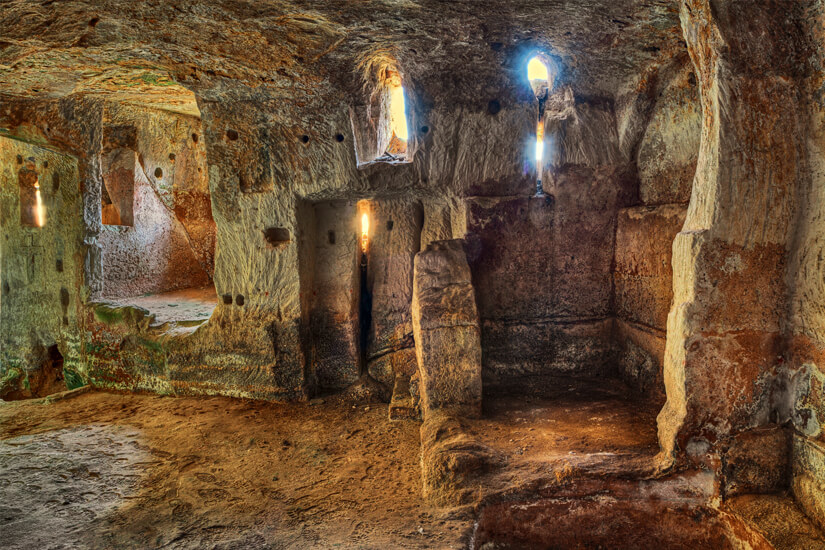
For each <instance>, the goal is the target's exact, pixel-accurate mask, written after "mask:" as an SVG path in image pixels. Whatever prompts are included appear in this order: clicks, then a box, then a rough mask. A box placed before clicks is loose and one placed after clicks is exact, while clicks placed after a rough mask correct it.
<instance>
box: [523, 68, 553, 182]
mask: <svg viewBox="0 0 825 550" xmlns="http://www.w3.org/2000/svg"><path fill="white" fill-rule="evenodd" d="M527 80H528V81H529V82H530V87H531V88H532V89H533V93H534V94H535V96H536V99H537V100H538V106H539V110H538V120H537V122H536V148H535V163H536V195H537V196H543V195H544V188H543V186H542V183H541V179H542V172H543V168H544V103H545V101H546V100H547V96H548V94H549V89H550V72H549V70H548V68H547V62H546V60H545V59H543V56H541V55H540V54H537V55H534V56H533V57H532V58H530V61H528V62H527Z"/></svg>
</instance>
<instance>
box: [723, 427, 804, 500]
mask: <svg viewBox="0 0 825 550" xmlns="http://www.w3.org/2000/svg"><path fill="white" fill-rule="evenodd" d="M722 464H723V467H722V475H723V477H724V486H725V494H726V495H727V496H734V495H742V494H748V493H775V492H778V491H781V490H783V489H785V488H786V487H787V486H788V475H789V473H790V441H789V439H788V432H787V431H786V430H785V429H784V428H781V427H779V426H776V425H773V426H764V427H761V428H755V429H753V430H748V431H746V432H742V433H740V434H737V435H736V436H735V437H734V438H733V441H732V442H731V445H730V447H728V449H727V451H726V452H725V453H724V455H723V461H722Z"/></svg>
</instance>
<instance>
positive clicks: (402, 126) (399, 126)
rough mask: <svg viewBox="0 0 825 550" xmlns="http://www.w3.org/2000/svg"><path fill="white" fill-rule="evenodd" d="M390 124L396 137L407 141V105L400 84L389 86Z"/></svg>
mask: <svg viewBox="0 0 825 550" xmlns="http://www.w3.org/2000/svg"><path fill="white" fill-rule="evenodd" d="M390 126H391V127H392V131H393V132H394V133H395V136H396V137H397V138H398V139H400V140H401V141H407V136H408V134H407V107H406V105H405V102H404V88H403V87H402V86H392V87H391V88H390Z"/></svg>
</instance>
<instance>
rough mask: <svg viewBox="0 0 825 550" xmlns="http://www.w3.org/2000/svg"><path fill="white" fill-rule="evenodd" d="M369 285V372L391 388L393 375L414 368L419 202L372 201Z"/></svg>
mask: <svg viewBox="0 0 825 550" xmlns="http://www.w3.org/2000/svg"><path fill="white" fill-rule="evenodd" d="M370 211H371V222H370V223H371V224H372V230H371V237H370V246H369V263H368V287H369V289H370V293H371V295H372V296H371V298H372V299H371V302H372V312H371V319H372V323H371V327H370V332H369V335H368V338H367V354H366V359H367V363H368V371H369V373H370V375H371V376H372V377H373V378H374V379H376V380H378V381H379V382H381V383H382V384H384V385H385V386H386V387H387V388H388V389H392V387H393V385H394V384H395V378H396V375H402V376H405V377H406V378H409V377H410V376H411V375H412V374H413V373H414V372H415V370H416V360H415V346H414V344H413V330H412V316H411V313H410V305H411V303H412V288H413V261H414V258H415V255H416V254H417V253H418V251H419V248H420V246H421V227H422V225H423V221H424V217H423V216H424V213H423V208H422V206H421V204H420V203H419V202H418V201H410V200H382V201H371V203H370Z"/></svg>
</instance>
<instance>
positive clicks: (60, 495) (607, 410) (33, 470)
mask: <svg viewBox="0 0 825 550" xmlns="http://www.w3.org/2000/svg"><path fill="white" fill-rule="evenodd" d="M556 390H557V392H556V395H555V396H552V398H551V397H548V396H545V397H544V398H542V399H538V398H530V397H520V398H514V397H490V398H488V399H486V400H485V415H484V418H482V419H478V420H473V421H468V423H467V427H468V429H469V430H470V432H472V434H473V436H474V437H475V438H477V439H478V440H479V441H481V442H482V443H483V444H484V445H486V446H489V447H490V448H492V449H494V450H495V452H496V453H497V454H498V455H500V456H501V457H502V459H503V463H504V464H505V466H504V467H503V469H502V470H501V471H500V473H499V474H497V475H496V476H494V477H490V478H485V483H489V484H490V485H489V489H491V490H493V489H494V488H495V487H496V486H497V485H501V486H502V487H503V488H506V487H513V486H516V485H518V484H521V483H523V482H525V480H530V479H533V478H535V479H537V480H541V479H544V478H547V477H548V476H552V475H553V473H554V472H557V471H568V470H570V469H574V470H579V471H581V472H585V471H589V472H591V473H593V472H595V473H597V474H598V475H596V477H595V478H594V479H600V476H601V475H602V474H604V475H606V476H607V477H605V478H604V479H605V481H604V482H603V484H604V485H603V486H599V487H601V488H599V487H596V490H597V493H599V494H600V495H601V496H586V497H584V498H581V497H573V499H572V500H571V496H570V495H567V496H564V495H563V494H560V495H559V496H558V497H553V498H549V499H548V498H545V499H543V500H538V501H529V500H528V501H525V502H523V503H521V504H519V502H518V501H512V502H508V501H502V502H501V503H500V505H492V506H491V507H490V508H489V509H486V510H483V511H482V515H481V516H479V517H477V518H474V517H470V516H469V515H466V514H468V513H469V512H468V511H467V510H466V509H465V510H464V512H463V513H464V514H465V515H460V514H459V513H458V512H457V511H450V510H444V509H440V510H439V509H436V508H432V507H429V506H428V505H427V504H426V503H424V501H423V499H422V495H421V490H422V477H421V469H420V463H419V461H420V436H419V428H420V426H421V424H419V423H418V422H415V421H402V422H390V421H389V420H388V418H387V416H388V414H387V405H386V404H369V405H367V404H360V405H353V404H352V403H351V402H349V401H346V400H344V399H343V398H342V396H337V397H327V398H324V399H316V400H313V401H311V402H309V403H291V404H279V403H268V402H260V401H244V400H238V399H229V398H222V397H207V398H203V397H191V398H186V397H181V398H172V397H158V396H152V395H134V394H117V393H107V392H99V391H86V390H85V389H81V390H75V391H74V392H68V394H58V395H56V396H52V397H48V398H43V399H32V400H27V401H15V402H3V401H0V495H2V498H0V548H2V549H3V550H14V549H30V548H37V549H41V548H42V549H58V548H101V549H103V548H107V549H108V548H175V549H179V548H180V549H187V548H216V549H217V548H220V549H231V548H239V549H240V548H244V549H246V548H252V549H256V548H276V549H287V548H295V549H301V550H304V549H315V548H318V549H320V548H324V549H327V548H346V549H359V548H370V549H390V548H392V549H394V548H434V549H442V548H445V549H446V548H455V549H458V548H467V547H468V545H471V544H472V543H473V542H475V543H476V544H478V543H479V542H481V541H484V540H486V541H488V542H487V545H486V546H484V548H488V547H489V548H522V547H523V548H537V547H544V546H545V545H544V544H539V545H538V546H536V545H535V544H533V543H530V542H529V541H531V540H533V539H535V540H542V541H544V542H545V543H546V542H547V540H548V538H547V537H549V536H550V534H552V538H553V540H557V541H561V540H567V539H565V538H564V537H567V538H569V539H570V541H578V542H576V543H575V544H578V546H576V545H575V544H574V545H573V546H565V545H562V546H560V547H581V548H590V547H591V546H589V544H590V543H587V542H582V541H591V542H592V541H596V540H601V541H610V540H612V541H613V542H614V543H615V542H616V540H617V539H616V538H615V537H616V536H618V535H617V533H618V532H619V531H620V530H621V529H625V531H626V532H627V534H628V535H627V537H629V538H627V537H626V538H627V540H630V539H633V540H636V539H637V538H639V537H642V538H641V539H639V540H642V539H644V540H659V539H661V540H667V541H670V542H668V543H667V544H664V546H662V545H661V544H658V545H657V546H659V547H663V548H665V547H669V546H668V545H671V546H672V545H673V544H676V543H675V542H673V541H677V542H679V543H680V544H682V546H680V547H684V548H699V547H701V548H716V547H717V546H715V545H716V544H717V542H713V541H717V539H718V540H720V541H721V540H723V538H724V537H723V536H722V534H721V533H722V532H721V531H719V528H717V527H714V529H716V531H713V530H711V531H712V532H711V531H708V530H707V529H704V530H703V529H699V527H700V526H705V527H707V526H708V525H710V523H708V522H707V521H706V519H707V518H710V517H711V516H712V517H713V518H716V512H711V511H706V512H702V514H704V515H702V514H699V515H698V516H697V511H696V510H697V509H696V508H695V507H694V508H689V509H686V510H687V511H685V512H684V513H682V512H679V510H676V509H675V508H674V509H673V510H671V509H670V508H672V506H671V505H670V504H668V503H667V502H665V501H662V502H661V503H660V506H659V507H658V508H657V507H656V506H652V507H651V505H650V502H651V501H649V498H648V497H644V498H639V497H638V496H635V495H636V493H634V492H633V491H635V490H637V489H633V487H635V482H634V481H632V480H626V481H624V482H623V483H624V484H625V485H627V486H628V487H629V488H630V489H629V491H630V492H629V493H628V494H624V495H623V496H622V495H621V494H620V493H621V491H619V493H616V494H615V495H614V494H613V493H610V495H611V496H607V495H604V494H601V493H603V492H604V491H605V490H608V491H612V490H614V489H616V487H614V485H615V483H614V484H613V485H611V484H610V483H611V482H609V481H608V479H609V478H610V477H611V475H612V474H616V473H618V472H619V470H621V472H632V471H635V473H636V474H638V473H639V472H640V471H642V472H643V471H644V470H645V469H646V468H648V467H649V465H650V464H651V462H652V457H653V455H654V454H655V452H656V451H657V445H656V424H655V415H656V407H655V406H652V405H651V406H646V405H642V404H640V403H639V402H638V401H637V400H634V399H629V398H627V397H624V396H623V395H622V393H621V392H620V391H618V390H616V389H615V388H611V387H603V388H601V389H600V388H598V387H584V386H581V387H578V388H577V387H573V386H571V387H569V388H568V387H565V386H564V385H563V384H559V385H557V387H556ZM63 395H68V397H62V396H63ZM619 477H621V476H619ZM633 477H635V476H633ZM613 479H617V478H616V477H615V476H613ZM637 479H638V478H637ZM663 487H664V485H663ZM611 488H612V489H611ZM570 490H571V491H574V492H575V490H574V489H570ZM568 492H569V491H568ZM660 493H661V494H660ZM571 494H572V493H571ZM657 494H658V495H659V496H660V497H661V496H662V495H666V492H665V491H664V490H660V491H659V492H658V493H657ZM528 496H529V495H528ZM614 497H616V498H614ZM617 498H618V500H617ZM663 498H664V497H663ZM654 500H656V499H654ZM656 502H658V500H656ZM574 503H575V504H574ZM588 503H589V504H588ZM677 504H679V503H678V502H677V503H676V504H674V505H673V506H676V505H677ZM587 506H590V507H594V506H595V508H594V510H595V512H593V514H595V515H593V514H591V515H593V517H591V518H589V519H588V517H589V516H587V513H585V512H587V510H588V508H587ZM662 506H664V507H662ZM682 506H684V505H682ZM559 507H561V508H559ZM605 507H607V508H605ZM677 507H678V506H677ZM556 508H559V510H562V511H564V514H562V512H560V511H559V510H556ZM602 508H605V510H607V511H599V510H602ZM625 509H626V510H625ZM726 509H727V511H728V512H730V513H732V514H735V515H736V516H738V517H740V518H742V519H743V520H744V521H745V523H746V524H748V525H751V526H752V527H753V528H756V529H758V530H759V531H763V534H764V535H765V536H766V537H767V538H768V539H769V540H770V541H771V542H772V543H773V544H774V545H775V546H776V548H780V549H787V550H792V549H793V550H802V549H808V548H825V542H823V541H824V540H825V539H823V537H822V534H821V533H819V531H818V530H817V529H816V528H815V527H813V526H812V525H811V524H810V522H809V521H808V520H807V519H806V518H805V517H804V516H803V515H802V514H801V513H800V512H799V511H798V509H796V507H795V505H794V504H793V501H792V499H790V498H789V497H787V496H782V495H779V496H764V495H763V496H758V497H739V498H737V499H734V500H732V501H731V502H730V503H729V504H728V505H727V506H726ZM663 510H664V511H668V513H672V514H671V515H673V518H671V519H672V520H673V521H671V522H670V523H671V524H672V525H671V527H673V529H671V530H672V531H673V533H670V532H668V531H667V530H665V529H662V528H660V527H659V523H658V522H659V520H660V519H661V517H659V516H660V514H661V513H663ZM611 511H612V512H611ZM631 512H632V513H631ZM525 514H526V515H525ZM577 514H578V515H577ZM582 514H584V515H583V516H582ZM611 514H612V515H611ZM634 514H635V515H634ZM674 514H675V515H674ZM708 514H710V515H708ZM579 516H582V517H581V518H580V517H579ZM614 516H615V517H614ZM637 516H638V517H637ZM653 517H657V518H658V519H656V520H652V519H651V518H653ZM697 517H699V518H700V519H701V518H705V519H701V521H700V523H699V524H694V523H691V522H695V521H696V520H697ZM565 518H567V520H566V521H567V523H569V525H567V524H565V521H563V520H565ZM577 518H578V519H577ZM611 518H612V519H611ZM633 518H635V519H633ZM474 520H477V521H475V526H480V527H478V530H476V532H475V533H474ZM579 520H581V521H579ZM608 520H610V521H614V523H615V522H619V523H616V526H614V527H610V526H611V525H613V524H612V523H610V521H608ZM634 521H635V522H639V523H634ZM714 521H716V522H717V523H718V521H717V520H716V519H714ZM571 522H572V523H571ZM711 523H712V522H711ZM705 524H707V525H705ZM565 525H566V526H565ZM668 525H670V524H668ZM713 525H716V524H715V523H714V524H713ZM713 525H711V527H713ZM725 525H727V524H725ZM642 526H645V527H646V528H647V529H646V530H640V528H641V527H642ZM674 526H675V527H674ZM694 527H695V528H696V532H695V533H694V532H693V529H694ZM620 528H621V529H620ZM763 528H764V530H763ZM605 529H607V531H605ZM611 530H612V531H611ZM705 531H707V532H705ZM717 531H719V532H717ZM611 532H612V534H611ZM516 535H518V536H520V537H522V539H523V541H522V542H525V543H527V545H526V546H519V545H515V546H514V541H516V540H517V539H518V537H517V536H516ZM693 535H695V537H694V538H696V537H699V538H696V541H699V542H702V544H699V543H698V542H696V541H695V540H694V539H692V538H690V536H693ZM474 537H475V538H474ZM479 537H481V538H479ZM484 537H486V538H484ZM536 537H538V538H536ZM560 537H561V538H560ZM570 537H572V538H570ZM599 537H602V538H601V539H600V538H599ZM611 537H612V538H611ZM634 537H635V538H634ZM645 537H647V538H645ZM651 537H652V538H651ZM657 537H658V538H657ZM662 537H664V538H662ZM667 537H670V538H667ZM701 537H705V539H707V540H705V539H703V538H701ZM708 537H710V538H708ZM714 537H716V538H714ZM720 537H722V538H720ZM518 540H521V539H518ZM623 540H624V539H623ZM724 540H725V541H727V538H724ZM493 541H495V542H493ZM570 541H568V543H570ZM691 541H693V542H691ZM704 543H707V544H704ZM559 544H561V543H559ZM565 544H567V543H565ZM570 544H573V543H570ZM582 544H583V546H582ZM594 544H595V543H594ZM599 544H601V543H599ZM703 544H704V545H703ZM720 544H721V543H720ZM726 544H727V543H726ZM608 546H609V545H608ZM615 547H616V548H631V547H632V548H637V547H646V546H645V545H642V546H638V545H637V546H633V545H630V546H627V545H624V546H623V545H622V544H618V545H617V546H615ZM673 547H676V546H673Z"/></svg>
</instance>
